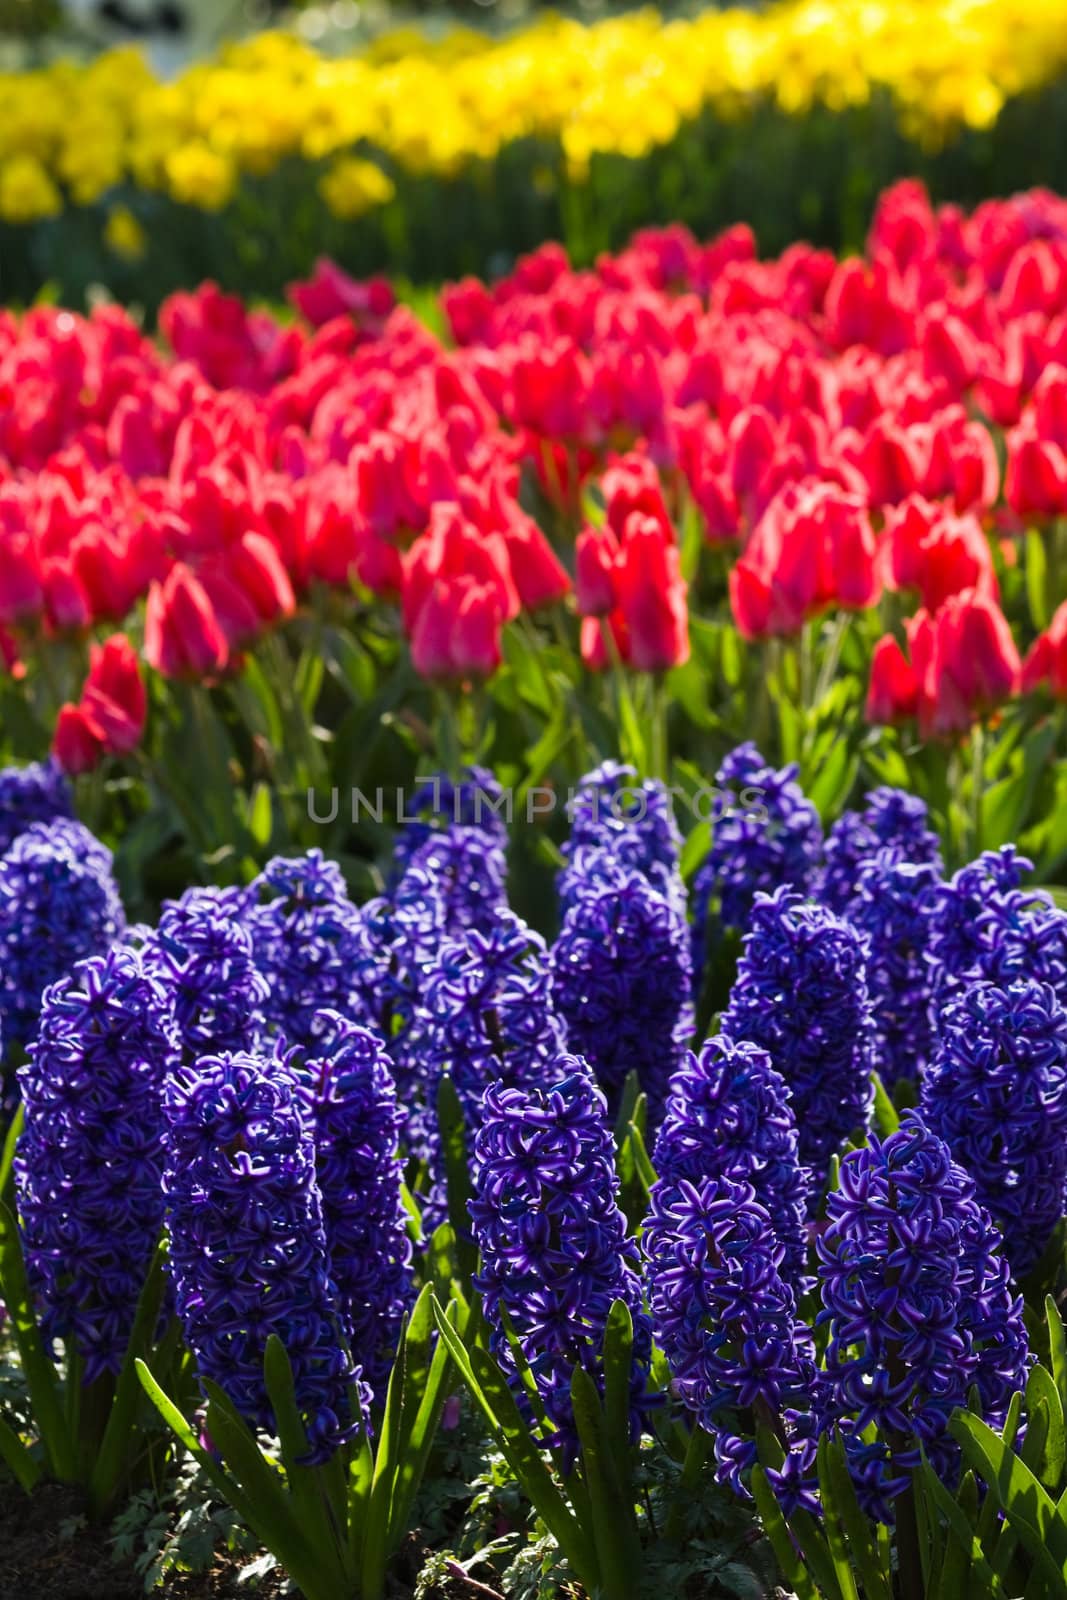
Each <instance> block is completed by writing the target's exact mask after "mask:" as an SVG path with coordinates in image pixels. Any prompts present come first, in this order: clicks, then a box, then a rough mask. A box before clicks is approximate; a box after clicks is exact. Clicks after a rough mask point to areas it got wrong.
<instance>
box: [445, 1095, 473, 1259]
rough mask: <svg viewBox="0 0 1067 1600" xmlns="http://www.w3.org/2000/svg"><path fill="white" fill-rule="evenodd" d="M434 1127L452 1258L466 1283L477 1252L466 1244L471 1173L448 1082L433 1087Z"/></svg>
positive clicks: (459, 1110) (459, 1117)
mask: <svg viewBox="0 0 1067 1600" xmlns="http://www.w3.org/2000/svg"><path fill="white" fill-rule="evenodd" d="M437 1126H438V1130H439V1133H440V1138H441V1153H442V1155H443V1157H444V1165H445V1184H446V1188H447V1192H448V1220H449V1222H450V1223H451V1224H452V1231H453V1233H454V1234H455V1238H456V1256H457V1259H458V1261H459V1266H460V1271H461V1273H462V1276H463V1278H464V1280H465V1281H466V1282H469V1281H470V1279H471V1278H472V1277H473V1276H474V1274H475V1272H476V1271H477V1268H478V1252H477V1250H476V1249H475V1247H474V1245H473V1244H472V1243H471V1242H470V1239H469V1235H470V1213H469V1212H468V1210H467V1203H468V1201H469V1200H470V1199H471V1197H472V1195H473V1192H474V1191H473V1190H472V1188H471V1169H470V1163H469V1161H468V1160H467V1139H466V1129H465V1127H464V1123H463V1107H462V1105H461V1104H460V1099H459V1095H458V1094H457V1093H456V1086H455V1084H454V1083H453V1082H452V1080H451V1078H442V1079H441V1082H440V1083H439V1084H438V1086H437Z"/></svg>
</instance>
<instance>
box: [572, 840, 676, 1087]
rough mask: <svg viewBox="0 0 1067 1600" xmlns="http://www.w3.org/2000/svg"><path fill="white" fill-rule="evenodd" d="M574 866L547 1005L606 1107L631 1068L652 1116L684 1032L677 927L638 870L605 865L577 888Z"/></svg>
mask: <svg viewBox="0 0 1067 1600" xmlns="http://www.w3.org/2000/svg"><path fill="white" fill-rule="evenodd" d="M597 854H601V855H602V854H604V852H599V853H597ZM584 859H585V858H580V859H579V861H578V862H577V863H576V865H575V867H574V868H572V882H571V900H570V905H569V908H568V910H567V912H566V915H565V916H564V919H563V926H562V928H561V929H560V931H559V935H558V937H557V938H556V941H555V943H554V945H553V946H552V952H551V969H552V998H553V1003H554V1005H555V1007H556V1010H557V1011H558V1012H559V1014H560V1016H561V1017H562V1018H563V1020H564V1022H565V1024H566V1028H567V1039H568V1043H569V1045H570V1047H571V1048H572V1049H573V1050H574V1051H576V1052H577V1053H578V1054H580V1055H581V1056H583V1057H584V1059H585V1060H586V1061H587V1062H588V1063H589V1065H590V1066H591V1067H592V1069H593V1071H594V1073H595V1075H596V1078H597V1081H598V1082H599V1083H600V1085H601V1087H602V1088H603V1090H604V1092H605V1094H606V1095H607V1098H608V1104H609V1108H611V1109H614V1108H615V1106H616V1103H617V1101H618V1098H619V1095H620V1093H621V1090H622V1087H623V1084H624V1083H625V1081H626V1078H627V1076H628V1074H629V1073H630V1072H631V1071H634V1072H636V1073H637V1077H638V1082H639V1083H640V1086H641V1088H642V1090H643V1091H644V1092H645V1093H646V1094H647V1095H648V1099H649V1107H650V1110H651V1111H652V1112H653V1114H654V1115H658V1112H659V1110H660V1108H661V1107H662V1103H663V1098H664V1096H665V1094H666V1092H667V1085H668V1082H669V1080H670V1077H671V1075H672V1073H673V1072H674V1071H675V1070H676V1068H677V1067H678V1065H679V1063H680V1061H681V1059H682V1052H683V1050H684V1048H685V1045H686V1043H687V1041H688V1039H689V1036H690V1034H691V1033H692V1031H693V1013H692V1004H691V996H692V975H691V972H690V967H689V940H688V936H687V930H686V927H685V924H684V922H683V921H682V920H681V918H680V917H679V916H678V914H677V912H676V910H675V908H674V907H673V906H672V904H671V902H670V901H669V900H668V899H667V897H666V896H665V895H663V894H661V893H660V892H659V890H658V889H656V888H655V887H654V886H653V884H652V883H651V882H650V881H649V880H648V879H647V878H646V877H644V876H643V875H642V874H641V873H640V872H637V871H635V870H633V869H630V868H627V867H624V866H622V865H621V864H619V863H617V862H613V861H611V860H608V861H606V862H600V863H599V864H598V867H597V870H596V871H595V872H594V873H593V874H592V875H590V876H589V877H588V878H585V879H584V881H582V879H581V874H582V861H583V860H584Z"/></svg>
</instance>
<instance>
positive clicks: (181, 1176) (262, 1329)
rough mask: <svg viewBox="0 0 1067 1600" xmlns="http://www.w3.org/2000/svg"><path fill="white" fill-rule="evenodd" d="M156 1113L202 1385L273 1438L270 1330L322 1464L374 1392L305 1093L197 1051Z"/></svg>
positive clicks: (258, 1063) (255, 1065)
mask: <svg viewBox="0 0 1067 1600" xmlns="http://www.w3.org/2000/svg"><path fill="white" fill-rule="evenodd" d="M163 1114H164V1148H165V1165H164V1172H163V1194H164V1198H165V1202H166V1210H167V1233H168V1238H169V1245H170V1255H169V1262H170V1272H171V1277H172V1280H173V1284H174V1297H175V1305H176V1308H177V1311H178V1315H179V1316H180V1318H181V1321H182V1325H183V1328H184V1331H185V1338H186V1342H187V1343H188V1345H189V1348H190V1349H191V1350H192V1352H193V1354H194V1356H195V1357H196V1361H197V1366H198V1368H199V1372H200V1376H201V1378H202V1379H211V1380H212V1381H213V1382H215V1383H217V1384H218V1385H219V1386H220V1388H222V1389H223V1391H224V1392H225V1393H226V1394H227V1395H228V1396H229V1398H230V1400H231V1401H232V1402H233V1404H234V1405H235V1406H236V1408H237V1410H238V1411H239V1412H240V1413H241V1415H242V1416H243V1417H244V1418H245V1419H246V1420H247V1421H248V1422H250V1423H252V1424H254V1425H255V1426H258V1427H262V1428H266V1429H268V1430H269V1431H270V1432H272V1433H275V1432H277V1428H276V1424H275V1419H274V1415H273V1412H272V1409H271V1405H270V1399H269V1396H268V1394H267V1389H266V1384H265V1381H264V1376H263V1360H264V1355H265V1353H266V1346H267V1340H268V1338H269V1337H270V1335H271V1334H276V1335H277V1336H278V1338H279V1339H280V1340H281V1342H282V1344H283V1345H284V1346H285V1348H286V1350H287V1351H288V1354H289V1360H290V1363H291V1365H292V1368H293V1378H294V1383H295V1390H296V1401H297V1405H298V1407H299V1408H300V1412H301V1415H302V1417H303V1419H304V1424H305V1427H306V1429H307V1435H308V1442H309V1454H308V1459H309V1461H312V1462H318V1461H324V1460H326V1459H328V1457H329V1456H330V1455H331V1454H332V1453H333V1452H334V1451H335V1450H336V1449H337V1448H338V1447H339V1446H340V1445H342V1444H344V1443H345V1442H346V1441H347V1440H348V1439H350V1438H351V1437H352V1436H353V1435H354V1434H355V1433H356V1432H357V1431H358V1430H359V1428H360V1427H361V1426H362V1425H363V1424H364V1422H365V1420H366V1406H367V1403H368V1399H369V1396H368V1392H367V1390H366V1387H365V1385H363V1384H362V1382H361V1380H360V1377H359V1369H358V1368H357V1367H354V1366H353V1363H352V1359H351V1357H350V1355H349V1352H348V1350H347V1348H346V1346H345V1343H344V1340H343V1337H342V1331H341V1323H340V1316H339V1309H338V1306H337V1302H336V1297H335V1291H334V1286H333V1284H332V1282H331V1280H330V1276H329V1258H328V1255H327V1248H326V1234H325V1229H324V1226H323V1216H322V1200H321V1197H320V1194H319V1188H318V1184H317V1182H316V1176H315V1142H314V1137H313V1134H312V1129H311V1126H310V1123H309V1121H308V1119H307V1115H306V1107H305V1105H304V1103H303V1099H302V1095H301V1090H300V1087H299V1085H298V1084H297V1082H296V1081H295V1080H294V1078H293V1077H292V1076H291V1075H290V1074H289V1073H287V1072H286V1071H284V1070H281V1069H279V1067H278V1065H277V1064H273V1065H272V1063H271V1062H270V1061H269V1060H268V1059H266V1058H265V1057H262V1056H256V1055H252V1054H249V1053H246V1052H241V1051H237V1052H232V1053H230V1052H227V1053H224V1054H220V1055H215V1056H205V1057H203V1058H202V1059H201V1060H199V1061H198V1062H197V1063H196V1065H195V1066H194V1067H191V1068H188V1067H187V1068H184V1069H182V1070H181V1071H180V1072H178V1073H177V1074H175V1075H174V1076H172V1077H171V1078H170V1079H169V1080H168V1082H167V1084H166V1087H165V1091H164V1099H163Z"/></svg>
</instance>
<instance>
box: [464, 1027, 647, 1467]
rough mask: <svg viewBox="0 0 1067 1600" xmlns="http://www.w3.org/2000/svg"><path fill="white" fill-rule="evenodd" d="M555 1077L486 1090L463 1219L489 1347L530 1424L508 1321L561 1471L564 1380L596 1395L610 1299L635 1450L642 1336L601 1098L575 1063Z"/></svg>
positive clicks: (643, 1381)
mask: <svg viewBox="0 0 1067 1600" xmlns="http://www.w3.org/2000/svg"><path fill="white" fill-rule="evenodd" d="M556 1071H557V1074H558V1075H559V1081H558V1082H557V1083H556V1084H555V1085H554V1086H553V1087H551V1088H547V1089H539V1088H528V1089H520V1088H511V1087H506V1086H505V1085H503V1084H500V1083H496V1084H493V1085H491V1086H490V1088H489V1089H487V1091H486V1094H485V1103H484V1107H483V1111H482V1117H481V1125H480V1127H479V1130H478V1135H477V1138H476V1140H475V1146H474V1174H475V1195H474V1198H473V1199H472V1200H471V1202H470V1214H471V1219H472V1221H473V1224H474V1233H475V1238H476V1239H477V1242H478V1245H479V1248H480V1250H481V1257H482V1270H481V1274H480V1276H479V1277H478V1278H477V1280H476V1284H477V1287H478V1289H479V1291H480V1293H481V1294H482V1296H483V1302H484V1309H485V1316H486V1320H487V1321H488V1323H489V1329H490V1346H491V1348H492V1350H493V1353H494V1355H495V1356H496V1359H497V1361H498V1362H499V1364H500V1366H501V1368H502V1369H503V1371H504V1372H505V1373H506V1375H507V1378H508V1382H509V1384H510V1386H511V1389H512V1391H513V1393H514V1395H515V1398H516V1400H517V1401H518V1403H519V1406H520V1407H521V1408H522V1409H523V1410H524V1411H525V1412H526V1413H527V1415H529V1411H530V1406H529V1400H528V1398H527V1396H526V1392H525V1388H524V1385H523V1381H522V1378H521V1376H520V1374H519V1372H518V1370H517V1366H516V1361H515V1356H514V1352H513V1350H512V1347H511V1343H510V1341H509V1339H508V1335H507V1330H506V1327H505V1317H506V1318H507V1321H508V1323H509V1324H510V1327H511V1329H512V1331H513V1333H514V1336H515V1337H516V1339H517V1340H518V1343H519V1346H520V1348H521V1349H522V1351H523V1354H524V1356H525V1358H526V1361H527V1362H528V1364H529V1367H530V1370H531V1372H532V1374H533V1378H534V1382H535V1383H536V1385H537V1392H538V1396H539V1398H540V1401H541V1404H542V1406H543V1408H544V1412H545V1415H546V1417H547V1419H548V1422H549V1426H550V1429H551V1434H550V1437H549V1438H546V1439H544V1440H542V1441H541V1442H543V1443H557V1444H558V1445H559V1446H560V1448H561V1450H562V1452H563V1456H564V1462H565V1465H566V1467H567V1470H569V1469H570V1464H572V1463H573V1461H574V1459H575V1457H576V1455H577V1450H578V1436H577V1429H576V1425H575V1421H574V1414H573V1411H572V1408H571V1375H572V1373H573V1370H574V1368H575V1367H576V1366H579V1365H580V1366H581V1367H582V1368H584V1370H585V1371H586V1372H588V1373H589V1374H590V1375H591V1376H592V1377H593V1379H594V1380H595V1382H596V1383H597V1385H598V1387H599V1388H600V1389H601V1392H603V1383H604V1374H603V1362H602V1347H603V1340H604V1331H605V1327H606V1324H607V1319H608V1313H609V1312H610V1310H611V1307H612V1304H613V1302H614V1301H616V1300H622V1301H624V1302H625V1303H626V1305H627V1306H628V1307H629V1309H630V1313H631V1316H632V1318H633V1326H634V1364H633V1373H632V1380H631V1391H630V1393H631V1407H630V1422H631V1437H632V1438H633V1439H634V1440H635V1441H636V1439H637V1437H638V1435H639V1433H640V1431H641V1426H642V1420H643V1416H644V1413H645V1410H646V1406H647V1401H646V1396H645V1390H646V1386H647V1377H648V1364H649V1360H650V1356H651V1334H650V1328H649V1322H648V1317H647V1315H646V1314H645V1312H644V1310H643V1309H642V1298H641V1280H640V1277H639V1274H638V1259H637V1255H636V1250H635V1247H634V1245H633V1243H632V1241H629V1240H628V1239H627V1238H626V1221H625V1218H624V1217H623V1215H622V1212H621V1211H620V1210H619V1206H618V1179H617V1176H616V1173H615V1160H614V1148H613V1143H612V1138H611V1134H610V1132H609V1131H608V1127H607V1123H606V1120H605V1116H604V1102H603V1098H602V1096H601V1095H600V1092H599V1090H598V1089H597V1088H596V1086H595V1084H594V1083H593V1080H592V1078H591V1076H590V1074H589V1072H588V1070H587V1068H586V1066H585V1063H584V1062H582V1061H581V1060H580V1059H579V1058H577V1057H574V1056H562V1057H561V1058H560V1059H559V1061H558V1062H557V1064H556Z"/></svg>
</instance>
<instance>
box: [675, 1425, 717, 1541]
mask: <svg viewBox="0 0 1067 1600" xmlns="http://www.w3.org/2000/svg"><path fill="white" fill-rule="evenodd" d="M711 1446H712V1437H711V1434H710V1433H708V1432H707V1431H706V1430H705V1429H704V1428H702V1427H701V1426H700V1425H699V1423H698V1424H696V1425H695V1426H694V1428H693V1431H692V1433H691V1434H690V1435H689V1446H688V1448H687V1450H686V1452H685V1460H684V1461H683V1462H682V1471H681V1474H680V1476H679V1478H678V1488H677V1492H676V1494H675V1498H674V1502H673V1504H672V1505H671V1509H670V1511H669V1512H668V1514H667V1526H666V1529H665V1533H666V1536H667V1538H668V1539H670V1540H672V1541H673V1542H674V1543H675V1544H677V1543H680V1542H681V1539H682V1537H683V1535H684V1533H685V1519H686V1513H687V1512H688V1511H689V1510H690V1508H691V1507H692V1505H693V1503H694V1499H695V1496H696V1492H697V1488H698V1486H699V1484H700V1478H701V1474H702V1473H703V1471H704V1465H705V1462H706V1461H707V1459H708V1453H709V1451H710V1450H711Z"/></svg>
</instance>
